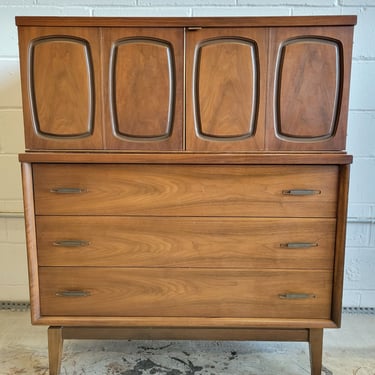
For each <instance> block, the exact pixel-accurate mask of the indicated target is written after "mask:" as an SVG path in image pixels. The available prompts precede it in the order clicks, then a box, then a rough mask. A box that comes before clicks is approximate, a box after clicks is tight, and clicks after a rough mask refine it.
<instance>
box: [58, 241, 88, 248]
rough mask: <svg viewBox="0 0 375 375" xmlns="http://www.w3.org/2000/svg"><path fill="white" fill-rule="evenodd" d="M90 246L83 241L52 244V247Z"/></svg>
mask: <svg viewBox="0 0 375 375" xmlns="http://www.w3.org/2000/svg"><path fill="white" fill-rule="evenodd" d="M88 245H90V242H89V241H84V240H61V241H55V242H53V246H61V247H81V246H88Z"/></svg>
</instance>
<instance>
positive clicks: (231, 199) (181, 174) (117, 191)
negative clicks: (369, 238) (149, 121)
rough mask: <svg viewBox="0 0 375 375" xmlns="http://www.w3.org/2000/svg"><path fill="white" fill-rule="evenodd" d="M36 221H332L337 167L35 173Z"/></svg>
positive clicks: (69, 168)
mask: <svg viewBox="0 0 375 375" xmlns="http://www.w3.org/2000/svg"><path fill="white" fill-rule="evenodd" d="M33 176H34V188H35V208H36V213H37V215H80V214H81V215H152V216H279V217H284V216H289V217H334V216H335V215H336V201H337V184H338V168H337V166H219V165H203V166H198V165H179V166H175V165H71V164H70V165H69V164H66V165H58V164H55V165H54V164H36V165H34V167H33Z"/></svg>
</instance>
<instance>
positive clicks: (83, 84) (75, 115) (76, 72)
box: [20, 28, 102, 149]
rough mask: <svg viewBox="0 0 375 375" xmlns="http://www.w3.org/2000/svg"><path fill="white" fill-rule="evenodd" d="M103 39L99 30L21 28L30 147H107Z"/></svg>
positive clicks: (22, 69)
mask: <svg viewBox="0 0 375 375" xmlns="http://www.w3.org/2000/svg"><path fill="white" fill-rule="evenodd" d="M98 40H99V37H98V32H97V31H96V30H95V29H94V30H92V31H90V32H89V31H87V30H85V29H80V28H76V29H72V28H71V29H69V28H67V29H64V30H62V29H56V28H30V29H29V30H21V32H20V43H21V45H22V46H24V47H21V52H20V54H21V62H22V64H21V74H22V76H23V85H24V87H23V100H24V101H25V103H27V104H28V105H25V111H24V117H25V128H26V147H27V148H37V149H38V148H39V149H80V148H84V149H96V148H101V147H102V137H101V127H100V124H98V119H99V118H100V108H99V105H98V95H99V93H98V92H99V91H100V82H99V77H100V74H99V60H100V58H99V48H98ZM25 45H26V46H25Z"/></svg>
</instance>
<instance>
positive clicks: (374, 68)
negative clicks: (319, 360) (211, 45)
mask: <svg viewBox="0 0 375 375" xmlns="http://www.w3.org/2000/svg"><path fill="white" fill-rule="evenodd" d="M336 14H337V15H340V14H343V15H345V14H356V15H357V16H358V25H357V27H356V28H355V38H354V50H353V74H352V85H351V87H352V89H351V97H350V114H349V129H348V150H349V152H350V153H352V154H354V164H353V166H352V176H351V186H350V187H351V189H350V197H349V216H350V218H349V219H350V222H349V225H348V235H347V261H346V270H345V291H344V305H346V306H358V307H375V273H374V272H373V270H374V269H375V224H374V223H370V222H368V223H363V221H364V220H371V218H374V217H375V189H374V187H375V43H374V40H375V0H79V1H76V0H0V181H1V183H0V300H6V299H10V300H24V299H27V298H28V288H27V271H26V254H25V238H24V228H23V220H22V219H20V218H9V217H8V218H5V217H3V216H4V215H2V213H4V212H19V211H22V195H21V180H20V171H19V165H18V161H17V154H18V153H19V152H22V151H23V148H24V140H23V126H22V112H21V93H20V78H19V69H18V48H17V30H16V27H15V24H14V17H15V16H16V15H45V16H46V15H53V16H63V15H67V16H73V15H75V16H128V17H129V16H135V17H137V16H170V17H172V16H188V17H190V16H192V17H198V16H281V15H282V16H284V15H296V16H297V15H336ZM356 220H357V221H358V222H355V221H356Z"/></svg>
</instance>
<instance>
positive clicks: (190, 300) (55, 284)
mask: <svg viewBox="0 0 375 375" xmlns="http://www.w3.org/2000/svg"><path fill="white" fill-rule="evenodd" d="M331 284H332V272H329V271H306V270H304V271H296V270H290V271H278V270H268V271H256V270H253V271H251V270H250V271H249V270H238V269H236V270H231V269H225V270H219V271H218V270H212V269H204V268H201V269H170V268H160V269H149V268H139V269H135V268H118V267H117V268H100V267H97V268H90V267H87V268H84V267H41V268H40V302H41V314H42V316H63V315H68V316H123V317H125V316H126V317H129V316H134V317H135V316H137V317H139V316H145V317H146V316H147V317H150V316H164V317H179V316H180V317H181V316H186V317H248V318H251V317H254V318H256V317H258V318H294V319H298V318H317V319H319V318H322V319H328V318H330V305H331V291H332V290H331Z"/></svg>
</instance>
